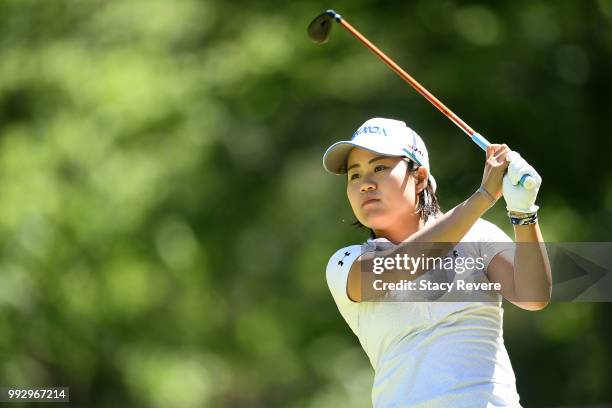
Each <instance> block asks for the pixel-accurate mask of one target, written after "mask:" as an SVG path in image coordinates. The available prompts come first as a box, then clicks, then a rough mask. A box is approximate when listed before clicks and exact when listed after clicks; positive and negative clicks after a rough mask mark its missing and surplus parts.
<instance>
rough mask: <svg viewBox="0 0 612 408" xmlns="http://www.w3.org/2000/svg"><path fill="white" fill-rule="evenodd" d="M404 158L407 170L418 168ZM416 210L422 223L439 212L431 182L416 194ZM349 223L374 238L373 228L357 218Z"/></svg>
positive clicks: (438, 204)
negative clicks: (367, 232)
mask: <svg viewBox="0 0 612 408" xmlns="http://www.w3.org/2000/svg"><path fill="white" fill-rule="evenodd" d="M404 160H406V161H407V162H408V171H410V172H413V171H416V170H417V169H418V168H419V166H418V165H417V164H416V163H415V162H413V161H412V160H410V159H408V158H407V157H404ZM417 212H418V213H419V214H420V217H421V219H422V220H423V222H424V223H426V222H427V220H428V219H429V217H432V216H435V215H437V214H439V213H440V212H441V210H440V203H439V202H438V197H437V196H436V193H435V192H434V190H433V187H432V186H431V183H427V187H426V188H424V189H423V190H422V191H421V192H420V193H419V195H418V203H417ZM351 225H352V226H354V227H357V228H364V229H367V230H369V231H370V238H376V235H375V234H374V230H372V229H371V228H367V227H366V226H365V225H363V224H362V223H360V222H359V220H355V221H354V222H353V223H352V224H351Z"/></svg>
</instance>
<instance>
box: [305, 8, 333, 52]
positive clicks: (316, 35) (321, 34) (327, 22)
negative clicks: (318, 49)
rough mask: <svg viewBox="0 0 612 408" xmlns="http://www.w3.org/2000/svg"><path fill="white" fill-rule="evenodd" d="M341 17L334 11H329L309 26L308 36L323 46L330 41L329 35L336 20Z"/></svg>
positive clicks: (316, 18)
mask: <svg viewBox="0 0 612 408" xmlns="http://www.w3.org/2000/svg"><path fill="white" fill-rule="evenodd" d="M339 17H340V16H339V15H338V14H337V13H336V12H335V11H333V10H327V11H326V12H325V13H323V14H321V15H320V16H317V17H315V19H314V20H312V22H311V23H310V24H309V25H308V36H309V37H310V39H311V40H312V41H314V42H316V43H317V44H323V43H325V42H327V40H328V39H329V34H330V32H331V28H332V25H333V22H334V18H339Z"/></svg>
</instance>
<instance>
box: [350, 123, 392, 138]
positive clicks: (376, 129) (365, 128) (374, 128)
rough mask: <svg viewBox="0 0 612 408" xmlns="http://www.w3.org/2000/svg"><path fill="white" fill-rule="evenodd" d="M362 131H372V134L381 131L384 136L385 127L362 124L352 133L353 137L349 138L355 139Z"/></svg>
mask: <svg viewBox="0 0 612 408" xmlns="http://www.w3.org/2000/svg"><path fill="white" fill-rule="evenodd" d="M362 133H374V134H377V133H382V134H384V135H385V136H387V129H385V128H384V127H381V126H362V127H360V128H359V129H357V131H356V132H355V133H353V137H352V139H351V140H353V139H355V138H356V137H357V136H359V135H360V134H362Z"/></svg>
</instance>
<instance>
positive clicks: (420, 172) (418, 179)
mask: <svg viewBox="0 0 612 408" xmlns="http://www.w3.org/2000/svg"><path fill="white" fill-rule="evenodd" d="M428 182H429V170H427V169H426V168H425V167H423V166H421V167H419V168H418V169H417V170H416V171H415V173H414V188H415V192H416V193H417V194H419V193H420V192H421V191H423V190H425V189H426V188H427V183H428Z"/></svg>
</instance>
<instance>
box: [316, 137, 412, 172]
mask: <svg viewBox="0 0 612 408" xmlns="http://www.w3.org/2000/svg"><path fill="white" fill-rule="evenodd" d="M355 147H359V148H360V149H364V150H367V151H370V152H372V153H378V154H383V155H385V156H395V157H400V156H403V154H395V152H393V153H391V152H385V151H381V149H379V150H373V149H370V148H368V147H365V146H362V145H360V144H359V143H355V142H352V141H348V140H344V141H341V142H336V143H334V144H333V145H331V146H329V148H328V149H327V150H326V151H325V154H324V155H323V167H324V168H325V170H327V171H328V172H330V173H332V174H345V173H346V161H347V160H348V155H349V153H350V152H351V150H353V149H354V148H355Z"/></svg>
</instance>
